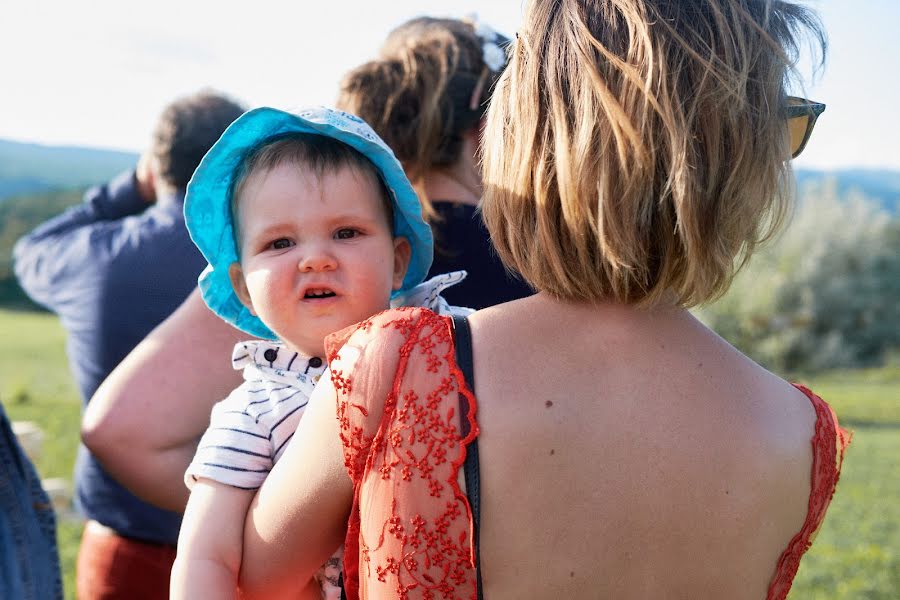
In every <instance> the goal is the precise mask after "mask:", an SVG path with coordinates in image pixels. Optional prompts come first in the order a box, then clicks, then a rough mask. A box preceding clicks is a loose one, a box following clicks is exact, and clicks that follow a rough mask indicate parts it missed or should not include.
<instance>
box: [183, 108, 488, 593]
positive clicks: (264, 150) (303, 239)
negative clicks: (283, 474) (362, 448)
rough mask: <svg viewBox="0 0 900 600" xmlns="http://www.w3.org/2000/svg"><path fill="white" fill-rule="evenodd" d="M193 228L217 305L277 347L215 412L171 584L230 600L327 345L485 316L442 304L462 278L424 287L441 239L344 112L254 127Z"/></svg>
mask: <svg viewBox="0 0 900 600" xmlns="http://www.w3.org/2000/svg"><path fill="white" fill-rule="evenodd" d="M185 221H186V223H187V226H188V229H189V230H190V233H191V237H192V238H193V240H194V242H195V243H196V244H197V246H198V247H199V248H200V250H201V251H202V252H203V255H204V256H205V257H206V258H207V260H208V261H209V267H207V269H206V270H205V271H204V272H203V274H202V275H201V277H200V287H201V290H202V292H203V298H204V300H205V301H206V303H207V304H208V305H209V307H210V308H211V309H212V310H213V311H214V312H216V313H217V314H218V315H219V316H220V317H222V318H223V319H225V320H226V321H228V322H230V323H231V324H233V325H235V326H236V327H239V328H240V329H242V330H244V331H246V332H248V333H250V334H251V335H253V336H256V337H259V338H264V340H255V341H248V342H243V343H240V344H238V345H237V346H236V347H235V349H234V354H233V357H232V362H233V365H234V367H235V368H236V369H243V370H244V380H245V381H244V383H243V384H242V385H241V386H240V387H238V388H237V389H235V390H234V391H233V392H232V393H231V394H230V395H229V396H228V397H227V398H226V399H225V400H222V401H221V402H219V403H218V404H216V406H215V407H214V408H213V411H212V417H211V422H210V425H209V428H208V429H207V431H206V433H205V434H204V435H203V438H202V439H201V440H200V444H199V447H198V449H197V454H196V456H195V457H194V460H193V462H192V463H191V465H190V466H189V467H188V470H187V472H186V473H185V482H186V483H187V485H188V487H190V488H191V496H190V500H189V501H188V505H187V509H186V512H185V516H184V521H183V523H182V527H181V534H180V536H179V539H178V558H177V560H176V562H175V566H174V568H173V571H172V583H171V591H172V597H173V598H175V599H178V598H200V597H202V598H232V597H234V596H235V594H236V589H237V582H238V573H239V571H240V565H241V547H242V541H243V528H244V518H245V516H246V513H247V510H248V509H249V506H250V502H251V500H252V499H253V496H254V494H255V490H256V489H257V488H259V486H260V485H261V484H262V482H263V480H264V479H265V477H266V475H267V474H268V472H269V470H270V469H271V468H272V465H273V464H274V463H275V461H277V460H278V459H279V458H280V456H281V455H282V453H283V451H284V448H285V446H286V444H287V442H288V441H289V440H290V439H291V436H292V435H293V434H294V430H295V429H296V428H297V424H298V423H299V421H300V418H301V416H302V413H303V409H304V407H305V406H306V403H307V401H308V399H309V396H310V394H311V393H312V390H313V388H314V386H315V384H316V382H317V381H318V380H319V378H320V377H321V376H322V373H323V372H324V371H325V368H326V364H325V356H324V339H325V337H326V336H327V335H328V334H330V333H333V332H335V331H338V330H340V329H343V328H345V327H347V326H349V325H352V324H354V323H357V322H359V321H362V320H364V319H366V318H368V317H370V316H372V315H373V314H376V313H378V312H380V311H382V310H385V309H387V308H389V307H390V306H391V305H394V306H399V305H415V306H426V307H428V308H430V309H432V310H434V311H435V312H438V313H444V314H448V313H451V312H454V313H458V314H468V313H469V312H471V311H469V310H468V309H459V308H454V309H452V310H451V308H450V307H449V306H448V305H447V303H446V301H445V300H444V299H443V298H441V296H440V292H441V290H443V289H445V288H446V287H448V286H450V285H453V284H454V283H457V282H459V281H461V280H462V278H463V277H464V276H465V274H464V273H462V272H458V273H450V274H447V275H441V276H438V277H435V278H433V279H431V280H429V281H428V282H426V283H420V282H421V281H422V280H423V279H424V277H425V274H426V273H427V271H428V268H429V266H430V264H431V258H432V239H431V231H430V228H429V227H428V225H427V224H426V223H425V222H424V221H423V220H422V217H421V209H420V206H419V201H418V198H417V197H416V194H415V192H414V191H413V189H412V187H411V186H410V184H409V181H408V180H407V179H406V176H405V174H404V173H403V169H402V168H401V166H400V164H399V163H398V162H397V160H396V159H395V158H394V155H393V153H392V152H391V151H390V150H389V149H388V148H387V146H386V145H385V144H384V143H383V142H382V141H381V139H380V138H379V137H378V136H377V135H376V134H375V133H374V132H373V131H372V130H371V129H370V128H369V127H368V125H366V124H365V122H363V121H361V120H360V119H358V118H356V117H353V116H350V115H347V114H345V113H341V112H338V111H333V110H329V109H324V108H322V109H311V110H307V111H304V112H300V113H298V114H291V113H286V112H282V111H278V110H275V109H271V108H260V109H256V110H252V111H250V112H248V113H246V114H245V115H243V116H242V117H241V118H239V119H238V120H237V121H235V122H234V124H233V125H231V127H229V129H228V130H227V131H226V132H225V133H224V134H223V135H222V137H221V139H220V140H219V141H218V142H217V143H216V145H215V146H213V148H212V149H211V150H210V151H209V153H208V154H207V155H206V157H205V158H204V159H203V162H202V163H201V165H200V167H199V168H198V169H197V171H196V173H195V174H194V177H193V179H192V180H191V183H190V185H189V186H188V192H187V197H186V200H185ZM267 340H273V341H267ZM274 340H278V341H274ZM341 552H342V551H341V550H338V552H336V553H335V555H334V556H333V557H332V558H331V559H330V560H329V561H328V563H327V564H326V565H325V566H323V569H322V571H320V573H319V576H318V581H319V584H320V586H321V592H322V595H323V597H326V598H339V597H340V588H339V587H338V582H337V578H338V575H339V574H340V557H341Z"/></svg>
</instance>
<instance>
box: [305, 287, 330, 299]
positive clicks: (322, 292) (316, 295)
mask: <svg viewBox="0 0 900 600" xmlns="http://www.w3.org/2000/svg"><path fill="white" fill-rule="evenodd" d="M335 295H336V294H335V293H334V292H332V291H331V290H329V289H326V288H312V289H309V290H306V293H305V294H303V299H304V300H317V299H320V298H333V297H334V296H335Z"/></svg>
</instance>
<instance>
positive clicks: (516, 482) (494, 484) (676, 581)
mask: <svg viewBox="0 0 900 600" xmlns="http://www.w3.org/2000/svg"><path fill="white" fill-rule="evenodd" d="M470 322H471V327H472V338H473V342H472V345H473V353H474V365H475V382H476V383H475V390H474V391H475V396H476V398H477V402H478V422H479V424H480V427H481V435H480V437H479V441H478V443H479V453H480V463H481V479H482V486H481V497H482V513H481V518H482V528H481V566H482V573H483V583H484V595H485V597H486V598H490V599H491V600H498V599H502V598H524V597H530V598H551V597H568V598H692V599H696V598H736V599H739V598H752V599H760V598H765V596H766V590H767V587H768V585H769V583H770V580H771V579H772V576H773V574H774V573H775V569H776V564H777V562H778V559H779V556H780V555H781V553H782V552H783V551H784V550H785V548H786V547H787V546H788V543H789V542H790V540H791V538H792V537H793V536H794V535H795V534H796V533H797V532H798V531H799V530H800V528H801V526H802V525H803V523H804V519H805V518H806V513H807V503H808V497H809V494H810V470H811V465H812V453H811V449H810V440H811V438H812V436H813V432H814V421H815V412H814V410H813V408H812V406H811V405H810V402H809V400H808V399H807V398H806V397H805V396H804V395H803V393H801V392H800V391H798V390H797V389H795V388H794V387H792V386H790V385H789V384H787V383H785V382H784V381H782V380H781V379H779V378H777V377H775V376H773V375H772V374H770V373H768V372H767V371H765V370H763V369H762V368H760V367H759V366H757V365H755V364H754V363H752V362H751V361H750V360H749V359H747V358H746V357H744V356H743V355H741V354H740V353H739V352H737V351H736V350H735V349H734V348H732V347H731V346H729V345H728V344H727V343H725V342H724V341H722V340H721V339H720V338H718V337H717V336H716V335H715V334H713V333H712V332H710V331H709V330H708V329H706V328H705V327H704V326H703V325H702V324H700V323H699V322H697V321H696V320H695V319H694V318H693V317H692V316H690V314H689V313H687V312H686V311H684V310H682V309H678V308H674V307H670V308H658V309H654V310H639V309H635V308H629V307H624V306H621V305H599V306H598V305H592V306H586V305H577V304H566V303H560V302H557V301H554V300H551V299H549V298H547V297H545V296H544V295H538V296H536V297H533V298H528V299H524V300H520V301H517V302H513V303H509V304H506V305H503V308H502V310H493V309H487V310H484V311H481V312H479V313H477V314H476V315H474V316H473V317H471V319H470ZM535 348H540V349H541V350H540V352H539V353H537V352H535Z"/></svg>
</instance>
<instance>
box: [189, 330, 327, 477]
mask: <svg viewBox="0 0 900 600" xmlns="http://www.w3.org/2000/svg"><path fill="white" fill-rule="evenodd" d="M231 363H232V366H233V367H234V368H235V369H243V370H244V383H242V384H241V385H240V386H238V387H237V388H236V389H235V390H234V391H232V392H231V394H229V395H228V397H227V398H225V399H224V400H222V401H221V402H219V403H217V404H216V405H215V406H214V407H213V410H212V416H211V417H210V425H209V428H208V429H207V430H206V433H204V434H203V437H202V438H201V440H200V444H199V446H198V447H197V453H196V454H195V455H194V460H193V461H192V462H191V464H190V466H189V467H188V469H187V471H186V472H185V483H186V484H187V486H188V487H191V486H192V485H193V483H194V482H195V481H196V480H197V478H198V477H205V478H207V479H212V480H214V481H218V482H219V483H224V484H226V485H230V486H233V487H237V488H241V489H250V490H253V489H256V488H258V487H259V486H261V485H262V482H263V480H265V478H266V475H268V474H269V471H270V470H271V469H272V466H273V465H274V464H275V461H276V460H278V459H279V458H281V455H282V453H283V452H284V448H285V445H286V444H287V443H288V441H289V440H290V439H291V438H292V437H293V435H294V430H296V429H297V425H298V424H299V423H300V417H301V416H303V409H304V408H306V404H307V402H309V397H310V396H311V395H312V392H313V388H315V386H316V382H318V381H319V378H320V377H321V376H322V373H324V372H325V365H324V363H323V361H322V359H321V358H319V357H318V356H304V355H302V354H300V353H299V352H294V351H292V350H290V349H288V348H287V347H286V346H284V345H283V344H281V343H279V342H268V341H264V340H253V341H247V342H241V343H239V344H237V345H235V347H234V352H233V354H232V357H231Z"/></svg>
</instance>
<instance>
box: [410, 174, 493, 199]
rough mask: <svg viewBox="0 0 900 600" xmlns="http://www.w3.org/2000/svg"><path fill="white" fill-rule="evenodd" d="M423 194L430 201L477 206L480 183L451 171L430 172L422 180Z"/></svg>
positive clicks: (479, 195) (479, 197) (479, 196)
mask: <svg viewBox="0 0 900 600" xmlns="http://www.w3.org/2000/svg"><path fill="white" fill-rule="evenodd" d="M424 184H425V193H426V194H427V195H428V198H429V199H431V200H432V201H435V200H439V201H444V202H456V203H459V204H468V205H470V206H477V205H478V203H479V202H480V201H481V181H475V180H474V179H473V178H471V177H469V178H466V177H462V176H460V175H458V174H456V173H454V172H453V171H431V172H429V173H428V174H427V175H425V178H424Z"/></svg>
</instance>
